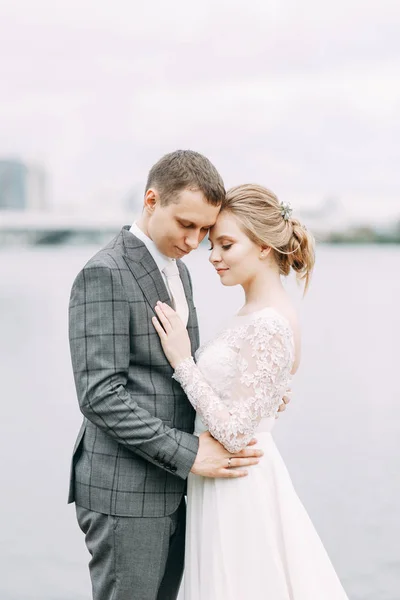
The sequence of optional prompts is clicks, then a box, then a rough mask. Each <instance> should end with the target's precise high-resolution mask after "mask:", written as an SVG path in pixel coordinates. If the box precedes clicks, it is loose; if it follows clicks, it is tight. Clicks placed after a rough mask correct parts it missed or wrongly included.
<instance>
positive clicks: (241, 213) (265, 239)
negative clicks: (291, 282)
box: [222, 183, 315, 291]
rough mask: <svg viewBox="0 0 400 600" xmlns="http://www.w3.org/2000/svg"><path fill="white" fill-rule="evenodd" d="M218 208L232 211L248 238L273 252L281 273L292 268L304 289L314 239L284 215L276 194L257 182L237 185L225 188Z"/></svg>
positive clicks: (288, 271)
mask: <svg viewBox="0 0 400 600" xmlns="http://www.w3.org/2000/svg"><path fill="white" fill-rule="evenodd" d="M222 210H227V211H229V212H230V213H232V215H234V216H235V217H236V218H237V219H238V220H239V222H240V223H241V225H242V228H243V230H244V231H245V233H246V234H247V235H248V236H249V238H250V239H251V240H252V241H253V242H255V243H256V244H257V245H260V246H268V247H270V248H272V250H273V252H274V257H275V260H276V262H277V264H278V266H279V270H280V272H281V274H282V275H289V273H290V269H291V268H292V269H293V270H294V271H296V276H297V279H298V280H301V281H304V283H305V286H304V291H306V290H307V288H308V284H309V281H310V276H311V271H312V270H313V267H314V262H315V241H314V237H313V236H312V235H311V234H310V233H309V232H308V231H307V229H306V228H305V227H304V226H303V225H302V224H301V223H300V221H298V219H294V218H292V217H291V216H289V214H287V218H285V217H284V216H283V214H282V205H281V203H280V201H279V200H278V198H277V196H275V194H274V193H273V192H271V191H270V190H268V189H267V188H265V187H263V186H261V185H257V184H251V183H249V184H245V185H238V186H236V187H233V188H231V189H230V190H228V192H227V194H226V198H225V200H224V202H223V204H222Z"/></svg>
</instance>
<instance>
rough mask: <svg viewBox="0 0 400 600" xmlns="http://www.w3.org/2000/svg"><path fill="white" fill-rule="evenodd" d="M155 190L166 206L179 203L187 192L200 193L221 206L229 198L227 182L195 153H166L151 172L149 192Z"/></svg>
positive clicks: (203, 158) (148, 179)
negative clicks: (189, 190)
mask: <svg viewBox="0 0 400 600" xmlns="http://www.w3.org/2000/svg"><path fill="white" fill-rule="evenodd" d="M153 186H154V187H155V188H156V189H157V191H158V193H159V194H160V202H161V204H162V205H164V206H165V205H167V204H170V203H171V202H178V201H179V198H178V193H179V192H180V191H181V190H184V189H192V190H200V191H201V192H203V194H204V196H205V197H206V200H207V202H209V203H210V204H213V205H215V206H218V205H219V204H221V203H222V202H223V200H224V199H225V194H226V192H225V188H224V182H223V181H222V177H221V175H220V174H219V173H218V171H217V169H216V168H215V167H214V165H213V164H212V163H211V162H210V161H209V160H208V158H206V157H205V156H203V155H202V154H199V153H198V152H194V151H193V150H176V151H175V152H170V153H169V154H166V155H165V156H163V157H162V158H160V160H159V161H158V162H157V163H156V164H155V165H154V166H153V167H152V168H151V169H150V173H149V175H148V178H147V184H146V192H147V190H148V189H149V188H151V187H153Z"/></svg>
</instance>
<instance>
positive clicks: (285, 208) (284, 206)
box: [280, 202, 293, 221]
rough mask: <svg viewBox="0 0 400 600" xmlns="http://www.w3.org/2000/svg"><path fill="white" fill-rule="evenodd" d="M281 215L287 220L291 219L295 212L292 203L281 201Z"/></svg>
mask: <svg viewBox="0 0 400 600" xmlns="http://www.w3.org/2000/svg"><path fill="white" fill-rule="evenodd" d="M280 207H281V215H282V217H283V218H284V219H285V221H289V219H290V216H291V214H292V212H293V208H292V205H291V204H290V203H289V202H281V203H280Z"/></svg>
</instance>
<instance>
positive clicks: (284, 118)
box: [0, 0, 400, 220]
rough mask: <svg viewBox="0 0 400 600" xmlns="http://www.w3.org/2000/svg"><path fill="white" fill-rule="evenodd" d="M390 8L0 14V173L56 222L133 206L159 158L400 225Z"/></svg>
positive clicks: (80, 7) (113, 6)
mask: <svg viewBox="0 0 400 600" xmlns="http://www.w3.org/2000/svg"><path fill="white" fill-rule="evenodd" d="M399 31H400V4H399V3H398V0H390V1H389V0H380V2H379V3H378V2H376V1H375V2H371V0H364V1H358V0H357V1H356V0H347V1H345V0H336V1H335V2H334V3H333V2H332V3H326V2H321V1H320V0H319V1H317V0H303V1H302V2H299V1H297V2H296V1H294V0H273V1H269V0H262V1H252V0H247V1H242V0H230V1H229V2H228V1H225V0H202V1H201V2H196V3H192V2H189V1H188V0H185V1H184V2H183V1H181V0H175V1H173V2H165V0H164V1H162V0H154V1H153V2H147V3H144V2H140V3H139V2H137V1H136V0H130V1H129V2H128V1H122V0H113V2H109V1H107V2H104V1H103V0H96V1H93V0H80V1H79V2H78V1H76V0H69V1H68V2H65V1H64V0H58V1H55V0H51V1H48V0H25V1H20V0H2V1H1V3H0V158H1V157H20V158H22V159H24V160H33V161H36V162H39V163H43V164H44V165H45V166H46V168H47V170H48V173H49V181H50V184H51V185H50V192H51V193H50V196H51V204H52V206H53V207H54V208H57V209H59V210H66V209H71V208H72V209H73V210H82V211H83V210H85V211H87V210H89V211H92V210H95V211H101V210H106V209H107V210H108V209H110V207H113V206H114V205H116V204H117V203H119V202H120V200H121V198H123V197H125V196H126V195H127V194H128V193H129V192H130V191H131V190H133V191H134V192H137V193H138V194H141V192H142V189H143V185H144V182H145V180H146V175H147V172H148V170H149V169H150V167H151V166H152V164H153V163H154V162H156V161H157V159H158V158H159V157H160V156H162V155H163V154H164V153H166V152H169V151H171V150H174V149H177V148H191V149H194V150H198V151H199V152H202V153H204V154H206V155H207V156H208V157H209V158H210V159H211V160H212V161H213V163H214V164H215V166H216V167H217V168H218V170H219V171H220V173H221V174H222V176H223V178H224V180H225V184H226V186H227V187H230V186H231V185H236V184H239V183H245V182H257V183H261V184H264V185H266V186H267V187H269V188H271V189H272V190H273V191H274V192H275V193H276V194H277V195H278V196H279V197H280V198H281V199H282V200H284V201H289V202H291V203H292V205H293V207H294V209H296V207H304V206H314V205H316V204H317V203H318V202H320V201H322V200H324V199H325V198H332V197H333V198H337V199H338V200H339V201H340V202H342V203H343V205H344V207H345V209H346V210H347V211H348V212H349V213H351V214H352V215H360V217H363V216H365V215H368V216H371V217H372V218H376V219H377V220H378V219H391V218H392V217H394V216H395V215H397V216H399V215H400V169H399V162H400V161H399V158H400V141H399V140H400V36H399V33H398V32H399Z"/></svg>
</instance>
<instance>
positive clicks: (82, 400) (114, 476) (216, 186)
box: [69, 151, 261, 600]
mask: <svg viewBox="0 0 400 600" xmlns="http://www.w3.org/2000/svg"><path fill="white" fill-rule="evenodd" d="M224 196H225V190H224V185H223V182H222V179H221V177H220V175H219V174H218V172H217V170H216V169H215V167H214V166H213V165H212V164H211V163H210V161H209V160H208V159H207V158H205V157H204V156H202V155H200V154H198V153H197V152H192V151H176V152H172V153H171V154H168V155H166V156H164V157H163V158H161V159H160V160H159V161H158V163H156V164H155V165H154V166H153V168H152V169H151V171H150V173H149V177H148V181H147V185H146V192H145V197H144V209H143V214H142V216H141V218H140V220H139V221H138V222H137V223H135V224H134V225H133V226H132V227H124V228H123V229H122V231H121V232H120V233H119V235H117V237H116V238H114V239H113V240H112V241H111V242H110V243H109V244H108V245H107V246H106V247H105V248H104V249H103V250H101V251H100V252H98V253H97V254H96V255H95V256H94V257H93V258H92V259H91V260H90V261H89V262H88V263H87V264H86V266H85V267H84V268H83V269H82V271H81V272H80V273H79V274H78V276H77V278H76V279H75V282H74V284H73V287H72V292H71V299H70V308H69V337H70V349H71V357H72V365H73V371H74V377H75V384H76V390H77V396H78V400H79V405H80V409H81V411H82V413H83V415H84V420H83V424H82V427H81V430H80V432H79V435H78V438H77V441H76V444H75V448H74V454H73V461H72V471H71V480H70V491H69V502H75V504H76V512H77V518H78V523H79V526H80V528H81V529H82V531H83V532H84V534H85V536H86V545H87V548H88V550H89V552H90V554H91V556H92V558H91V560H90V564H89V567H90V575H91V580H92V588H93V598H94V600H156V599H158V600H169V599H173V598H176V596H177V594H178V590H179V585H180V581H181V577H182V571H183V558H184V538H185V501H184V493H185V489H186V479H187V476H188V474H189V472H192V473H195V474H197V475H202V476H203V477H238V476H240V475H243V472H242V473H241V472H240V469H239V470H236V469H234V470H229V468H228V459H229V457H230V456H232V455H230V454H229V452H228V451H227V450H225V448H224V447H223V446H222V445H220V444H219V443H218V442H217V441H216V440H214V439H213V438H212V437H211V436H210V434H209V433H208V432H206V433H203V434H202V435H201V436H200V437H196V436H194V435H193V426H194V416H195V413H194V410H193V408H192V406H191V405H190V403H189V401H188V400H187V398H186V396H185V394H184V393H183V391H182V389H181V387H180V386H179V384H178V383H177V382H176V381H174V380H173V379H172V369H171V367H170V365H169V363H168V361H167V359H166V358H165V355H164V352H163V351H162V348H161V345H160V342H159V338H158V335H157V332H156V331H155V330H154V328H153V325H152V322H151V318H152V317H153V315H154V307H155V305H156V303H157V301H158V300H161V301H163V302H166V303H168V304H169V305H170V306H172V307H174V308H175V310H177V312H178V313H179V314H180V315H181V317H182V319H184V320H185V322H186V321H187V328H188V332H189V336H190V340H191V344H192V352H193V353H194V352H195V351H196V350H197V348H198V345H199V333H198V324H197V318H196V309H195V306H194V303H193V295H192V285H191V280H190V276H189V272H188V269H187V267H186V266H185V264H184V263H183V262H181V261H180V260H176V259H180V258H181V257H182V256H184V255H185V254H188V253H189V252H191V251H192V250H194V249H195V248H197V246H198V245H199V243H200V242H201V240H202V239H203V238H204V236H205V235H206V234H207V232H208V230H209V228H210V227H211V226H212V225H213V224H214V223H215V220H216V218H217V216H218V213H219V210H220V207H221V203H222V201H223V200H224ZM234 456H235V458H234V459H232V460H231V461H230V463H229V466H235V467H246V466H249V465H253V464H255V463H256V462H257V458H258V457H259V456H261V452H260V451H258V450H256V449H254V448H252V447H250V446H249V447H247V448H246V449H244V450H243V451H242V452H240V453H239V454H237V455H234ZM232 525H234V524H232Z"/></svg>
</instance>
